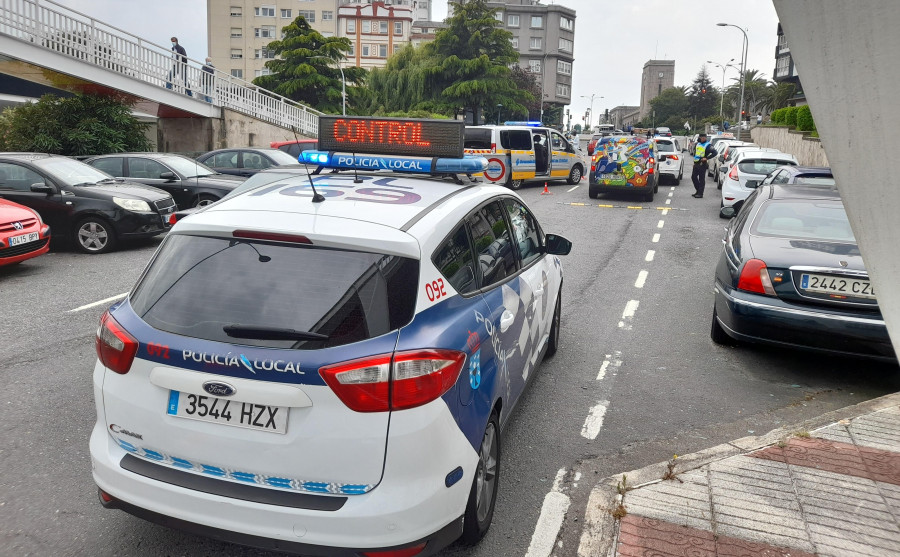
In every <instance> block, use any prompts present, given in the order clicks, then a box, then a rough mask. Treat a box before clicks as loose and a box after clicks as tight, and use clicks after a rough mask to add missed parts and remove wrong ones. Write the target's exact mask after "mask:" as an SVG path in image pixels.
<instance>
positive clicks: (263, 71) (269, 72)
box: [253, 68, 272, 77]
mask: <svg viewBox="0 0 900 557" xmlns="http://www.w3.org/2000/svg"><path fill="white" fill-rule="evenodd" d="M253 74H254V75H255V76H256V77H259V76H262V75H272V70H270V69H269V68H263V69H261V70H256V71H254V72H253Z"/></svg>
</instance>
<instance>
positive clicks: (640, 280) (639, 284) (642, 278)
mask: <svg viewBox="0 0 900 557" xmlns="http://www.w3.org/2000/svg"><path fill="white" fill-rule="evenodd" d="M647 274H648V273H647V271H644V270H641V272H640V273H638V277H637V280H636V281H634V287H635V288H643V287H644V283H645V282H646V281H647Z"/></svg>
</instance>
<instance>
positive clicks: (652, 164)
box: [647, 157, 656, 174]
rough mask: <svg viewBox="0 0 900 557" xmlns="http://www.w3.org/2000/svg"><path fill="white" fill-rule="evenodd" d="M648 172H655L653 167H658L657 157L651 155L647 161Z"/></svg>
mask: <svg viewBox="0 0 900 557" xmlns="http://www.w3.org/2000/svg"><path fill="white" fill-rule="evenodd" d="M647 165H648V166H647V174H653V169H654V168H655V167H656V159H654V158H653V157H650V160H649V161H648V162H647Z"/></svg>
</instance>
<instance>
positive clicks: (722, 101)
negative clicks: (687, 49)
mask: <svg viewBox="0 0 900 557" xmlns="http://www.w3.org/2000/svg"><path fill="white" fill-rule="evenodd" d="M731 62H734V58H732V59H731V60H729V61H728V62H727V63H726V64H725V65H724V66H723V65H722V64H718V63H716V62H713V61H712V60H707V61H706V63H707V64H712V65H713V66H719V67H720V68H722V94H721V95H720V98H719V121H720V122H722V130H723V131H724V130H725V116H724V113H723V110H724V108H725V68H734V69H736V70H738V71H740V68H738V67H737V66H735V65H733V64H732V63H731ZM738 126H740V124H738ZM738 131H740V127H738Z"/></svg>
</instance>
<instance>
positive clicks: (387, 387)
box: [90, 117, 571, 557]
mask: <svg viewBox="0 0 900 557" xmlns="http://www.w3.org/2000/svg"><path fill="white" fill-rule="evenodd" d="M320 127H321V128H322V131H321V132H320V138H319V141H320V143H319V145H320V148H324V149H334V147H341V146H343V145H345V144H344V143H342V142H341V138H343V139H344V140H346V141H348V142H349V139H348V138H351V139H355V141H354V142H352V143H353V145H352V146H353V147H354V148H357V149H358V152H357V153H356V154H348V153H344V154H341V153H340V152H335V151H336V150H331V151H307V152H305V153H304V154H303V155H302V156H303V157H304V159H305V160H307V161H313V162H314V163H315V166H316V168H314V170H317V171H321V170H323V169H324V168H328V167H332V168H341V169H349V168H355V169H357V170H358V169H359V168H397V167H399V168H404V169H405V170H407V171H410V172H422V173H426V174H427V173H431V174H438V175H440V176H427V175H426V174H423V175H422V176H421V177H419V176H413V175H410V174H398V173H395V172H384V171H377V172H362V171H359V172H357V171H356V170H354V171H353V172H339V173H328V174H316V175H313V176H311V177H307V176H306V175H305V174H301V173H300V172H297V171H296V170H295V171H293V172H290V171H284V170H280V169H276V170H274V171H266V172H263V173H260V174H258V175H257V176H256V177H255V178H253V179H251V181H248V183H247V184H245V185H244V186H242V187H241V188H239V189H238V190H235V192H233V193H232V194H231V195H229V196H228V197H226V198H224V199H223V200H221V201H219V202H218V203H216V204H214V205H211V206H208V207H206V208H204V209H202V210H200V211H198V212H197V213H195V214H193V215H191V216H190V217H189V218H185V219H183V220H181V221H180V222H178V223H177V225H175V226H174V227H173V228H172V231H171V232H170V233H169V235H168V236H167V237H166V239H165V240H164V241H163V242H162V244H161V245H160V247H159V250H158V251H157V253H156V254H155V255H154V257H153V259H152V260H151V262H150V264H149V265H148V267H147V269H146V270H145V271H144V273H143V275H142V276H141V278H140V280H139V281H138V283H137V285H136V286H135V287H134V289H133V290H132V292H131V293H130V294H129V296H128V298H127V299H125V300H124V301H122V302H121V303H119V304H116V305H115V306H113V307H112V308H110V310H109V311H108V312H107V313H106V314H104V316H103V318H102V319H101V323H100V327H99V329H98V332H97V340H96V346H97V353H98V357H99V359H98V362H97V364H96V366H95V368H94V376H93V377H94V390H95V400H96V404H97V423H96V426H95V428H94V430H93V433H92V435H91V440H90V452H91V457H92V461H93V474H94V480H95V482H96V483H97V485H98V486H99V489H100V499H101V502H102V503H103V504H104V505H105V506H106V507H110V508H118V509H122V510H125V511H127V512H129V513H132V514H134V515H136V516H139V517H142V518H145V519H148V520H151V521H154V522H158V523H161V524H164V525H168V526H172V527H176V528H182V529H185V530H188V531H192V532H197V533H201V534H205V535H209V536H212V537H215V538H218V539H224V540H229V541H234V542H237V543H241V544H245V545H251V546H256V547H262V548H268V549H278V550H282V551H295V552H298V553H303V554H309V555H353V556H360V555H364V556H378V557H388V556H400V555H403V556H412V555H428V554H433V553H435V552H437V551H438V550H440V549H441V548H442V547H444V546H446V545H447V544H449V543H450V542H452V541H453V540H455V539H457V538H459V537H460V536H461V537H462V539H463V541H464V542H466V543H475V542H477V541H478V540H479V539H481V537H482V536H483V535H484V533H485V532H486V531H487V529H488V527H489V525H490V522H491V518H492V516H493V511H494V502H495V500H496V496H497V485H498V473H499V470H500V464H499V460H500V455H501V443H500V431H501V429H502V427H503V426H504V425H505V424H506V422H507V420H508V419H509V416H510V415H511V413H512V411H513V408H514V406H515V404H516V401H517V400H518V399H519V397H520V395H521V394H522V392H523V390H524V389H525V387H526V385H527V384H528V383H529V381H530V380H531V379H532V378H533V377H534V375H535V372H536V368H537V366H538V365H539V364H540V362H541V359H542V358H543V356H545V355H549V354H552V353H553V352H555V351H556V349H557V346H558V342H559V341H558V339H559V326H560V325H559V324H560V308H561V301H560V300H561V297H560V294H561V287H562V278H563V277H562V269H561V266H560V260H559V257H558V255H565V254H566V253H568V252H569V250H570V249H571V243H570V242H569V241H568V240H566V239H565V238H562V237H560V236H554V235H552V234H544V231H543V230H542V229H541V227H540V226H539V224H538V223H537V221H536V220H535V218H534V216H533V214H532V213H531V211H530V210H529V209H528V208H527V207H526V206H525V204H524V203H523V202H522V200H521V199H520V198H519V197H518V196H517V195H516V194H515V193H514V192H510V191H509V190H508V189H506V188H503V187H501V186H495V185H491V184H485V183H477V182H471V181H470V179H469V178H468V177H467V176H465V174H466V173H472V172H475V171H478V170H483V169H484V166H485V165H486V164H487V163H486V161H485V160H484V159H483V158H481V157H465V158H462V157H461V154H462V136H463V130H462V125H461V123H458V122H439V123H438V122H434V121H401V120H391V119H375V118H340V117H338V118H330V119H329V118H325V117H323V118H322V122H320ZM454 127H456V128H458V129H457V130H456V131H454V129H453V128H454ZM330 132H333V133H330ZM329 134H330V135H329ZM454 134H458V145H456V144H455V143H454V142H456V136H455V135H454ZM448 143H450V144H452V145H455V146H456V148H455V149H447V148H446V145H447V144H448ZM429 144H433V145H429ZM329 146H330V147H329ZM375 149H380V151H381V153H384V152H385V151H388V152H390V151H394V153H395V154H393V155H368V154H366V155H361V154H359V153H362V152H366V151H367V150H375ZM403 152H409V153H413V154H414V155H415V156H410V155H406V154H403ZM397 153H400V154H399V155H398V154H397ZM454 154H455V155H456V157H455V158H454V157H452V156H450V155H454ZM440 157H443V158H440ZM460 172H462V173H463V174H462V175H459V174H457V173H460ZM267 176H268V178H267ZM448 177H452V178H453V180H450V179H448ZM313 185H314V187H315V192H316V193H317V194H318V196H321V197H317V198H316V199H317V200H319V201H318V202H317V201H314V200H313V191H314V190H313V187H312V186H313Z"/></svg>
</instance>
